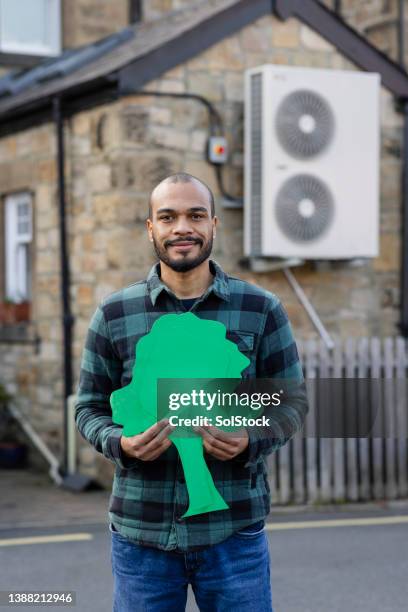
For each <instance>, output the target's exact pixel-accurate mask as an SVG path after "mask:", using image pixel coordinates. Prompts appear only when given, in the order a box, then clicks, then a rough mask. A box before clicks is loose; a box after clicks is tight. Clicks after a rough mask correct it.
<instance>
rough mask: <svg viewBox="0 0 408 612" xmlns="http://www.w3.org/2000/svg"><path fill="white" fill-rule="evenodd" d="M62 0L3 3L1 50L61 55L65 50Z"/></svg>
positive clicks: (0, 9)
mask: <svg viewBox="0 0 408 612" xmlns="http://www.w3.org/2000/svg"><path fill="white" fill-rule="evenodd" d="M60 9H61V7H60V0H0V51H1V52H3V53H15V54H25V55H39V56H42V55H45V56H49V55H58V54H59V53H60V51H61V10H60Z"/></svg>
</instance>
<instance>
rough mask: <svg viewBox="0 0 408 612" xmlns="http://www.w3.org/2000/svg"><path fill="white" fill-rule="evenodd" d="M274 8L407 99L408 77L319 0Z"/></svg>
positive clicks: (292, 0)
mask: <svg viewBox="0 0 408 612" xmlns="http://www.w3.org/2000/svg"><path fill="white" fill-rule="evenodd" d="M274 4H275V13H276V15H277V16H278V17H280V18H281V19H282V20H286V19H288V18H289V17H297V18H298V19H300V21H302V23H304V24H306V25H308V26H309V27H310V28H312V29H313V30H314V31H315V32H317V33H318V34H320V36H322V37H323V38H325V39H326V40H327V41H328V42H330V43H331V44H332V45H334V46H335V47H336V48H337V50H338V51H340V53H342V54H343V55H345V56H346V57H348V58H349V59H350V60H351V61H352V62H353V63H354V64H356V65H357V66H358V67H359V68H361V69H362V70H367V71H368V72H378V73H379V74H380V75H381V81H382V84H383V85H384V87H387V89H389V90H390V91H391V92H392V93H393V94H394V95H395V96H397V97H398V98H402V99H408V73H407V72H406V71H405V70H404V69H403V68H402V67H401V66H399V65H398V64H397V63H396V62H394V61H393V60H391V59H390V58H389V57H388V56H387V55H385V54H384V53H382V52H381V51H379V50H378V49H376V48H375V47H374V45H372V44H371V43H370V42H369V41H368V40H366V39H365V38H364V37H363V36H361V35H360V34H359V33H358V32H357V31H356V30H354V29H353V28H351V27H350V26H349V25H347V24H346V23H345V22H344V21H343V20H342V19H340V18H339V17H338V16H337V15H336V14H335V13H334V12H333V11H331V10H329V9H328V8H326V7H325V6H324V5H323V4H320V2H316V0H275V3H274Z"/></svg>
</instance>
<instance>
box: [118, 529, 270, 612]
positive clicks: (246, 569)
mask: <svg viewBox="0 0 408 612" xmlns="http://www.w3.org/2000/svg"><path fill="white" fill-rule="evenodd" d="M110 531H111V536H112V557H111V560H112V573H113V578H114V596H113V600H114V603H113V612H182V611H184V610H185V606H186V600H187V586H188V584H191V586H192V589H193V592H194V595H195V598H196V602H197V605H198V607H199V609H200V612H273V611H272V594H271V583H270V570H269V548H268V539H267V537H266V534H265V531H264V528H263V522H261V523H256V524H254V525H251V526H250V527H246V528H245V529H243V530H242V531H238V532H236V533H234V534H233V535H232V536H230V537H229V538H227V539H226V540H224V541H223V542H221V543H220V544H215V545H214V546H209V547H208V548H205V549H204V550H200V551H198V552H190V553H180V552H174V551H163V550H159V549H156V548H150V547H146V546H140V545H139V544H135V543H133V542H131V541H130V540H128V539H127V538H125V537H123V536H122V535H120V534H119V533H118V532H117V531H115V530H114V529H113V528H112V526H110Z"/></svg>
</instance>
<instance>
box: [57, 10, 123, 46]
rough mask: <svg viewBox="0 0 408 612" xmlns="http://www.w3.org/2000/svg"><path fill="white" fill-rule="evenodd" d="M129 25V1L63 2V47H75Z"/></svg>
mask: <svg viewBox="0 0 408 612" xmlns="http://www.w3.org/2000/svg"><path fill="white" fill-rule="evenodd" d="M127 25H129V0H64V2H63V32H64V35H63V44H64V47H65V48H71V47H79V46H81V45H85V44H88V43H91V42H94V41H95V40H99V39H100V38H104V37H105V36H108V35H109V34H113V33H114V32H118V31H119V30H121V29H122V28H125V27H126V26H127Z"/></svg>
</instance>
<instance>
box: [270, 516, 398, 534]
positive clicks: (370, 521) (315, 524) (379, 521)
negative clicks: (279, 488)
mask: <svg viewBox="0 0 408 612" xmlns="http://www.w3.org/2000/svg"><path fill="white" fill-rule="evenodd" d="M399 523H408V516H378V517H373V518H352V519H328V520H325V521H324V520H323V521H292V522H288V523H267V524H266V525H265V529H267V530H268V531H281V530H284V529H316V528H320V527H360V526H361V527H363V526H366V525H396V524H399Z"/></svg>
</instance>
